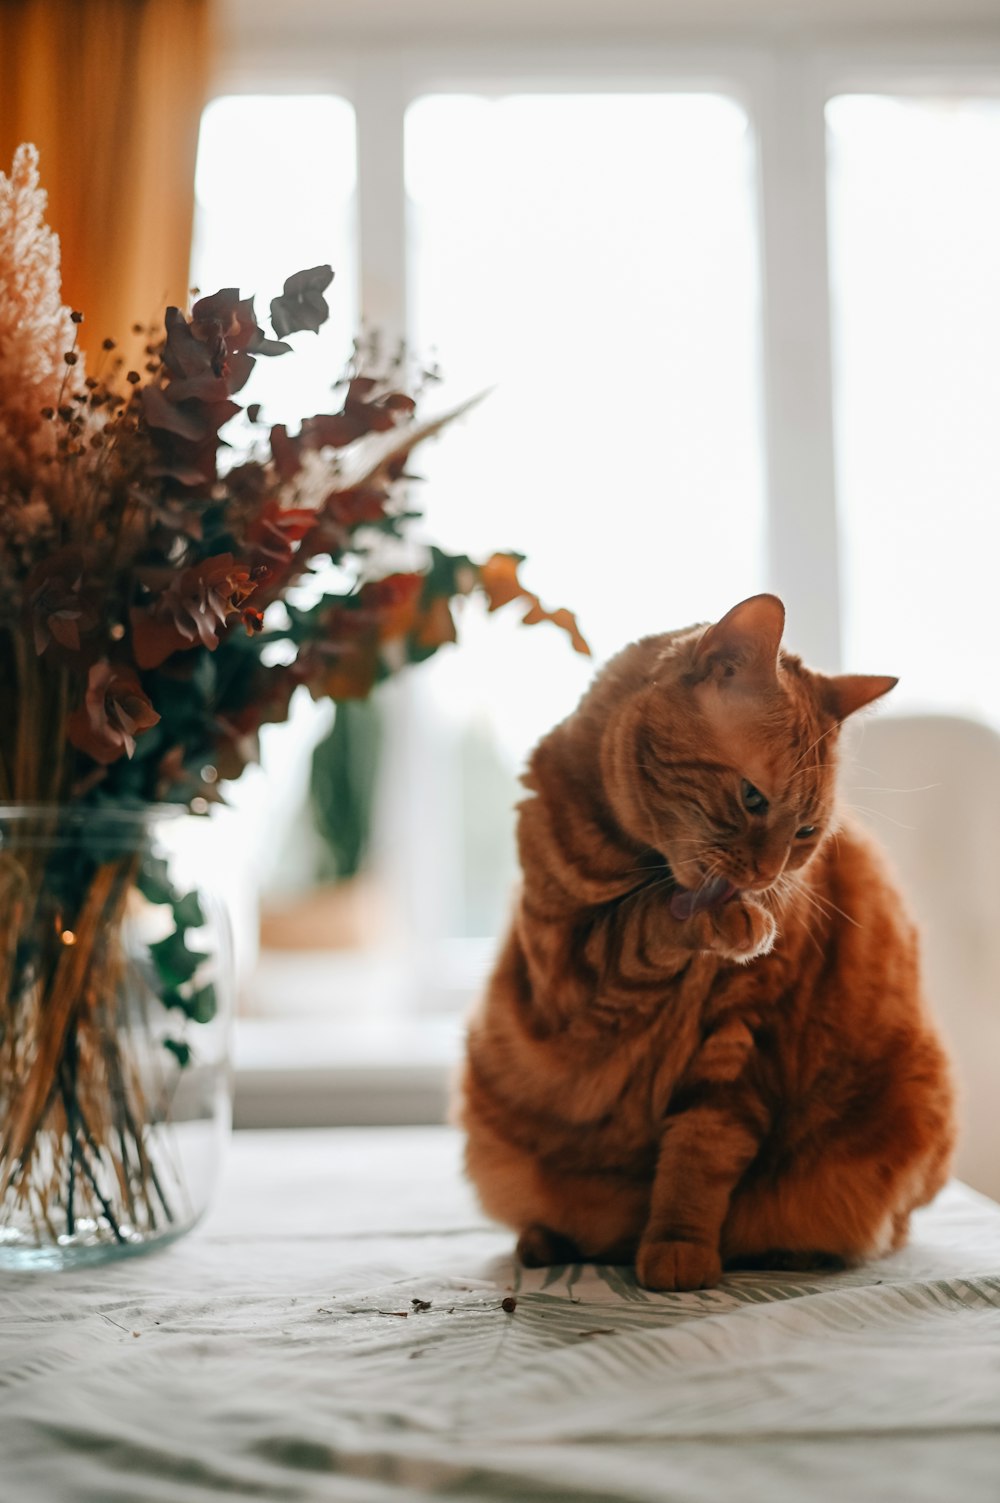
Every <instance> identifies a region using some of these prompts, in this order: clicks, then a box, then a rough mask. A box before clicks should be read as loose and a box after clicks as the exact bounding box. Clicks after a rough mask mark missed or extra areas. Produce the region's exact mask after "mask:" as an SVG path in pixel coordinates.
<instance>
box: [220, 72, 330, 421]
mask: <svg viewBox="0 0 1000 1503" xmlns="http://www.w3.org/2000/svg"><path fill="white" fill-rule="evenodd" d="M356 188H357V153H356V147H355V122H354V111H353V109H352V107H351V106H350V104H348V102H347V100H346V99H340V98H337V97H335V96H329V95H309V94H305V95H302V94H294V95H280V94H269V95H250V94H238V95H228V96H225V97H222V98H219V99H215V100H213V101H212V103H211V104H209V106H208V107H207V109H206V110H205V112H204V114H203V116H202V121H201V132H200V135H199V138H198V166H197V174H196V179H195V193H196V217H195V236H194V248H193V251H192V257H191V277H192V285H193V286H195V287H198V288H199V289H200V290H201V291H202V292H206V293H207V292H215V291H216V289H217V288H219V287H233V286H238V287H239V288H240V290H241V292H242V293H243V295H244V296H247V295H248V294H250V293H253V294H255V296H256V304H255V306H256V309H257V317H258V319H259V320H260V321H261V323H268V322H269V304H270V301H271V299H272V298H273V297H275V296H276V295H277V294H278V293H279V292H280V291H281V288H282V284H283V282H284V280H285V278H286V277H288V276H291V274H292V273H293V272H296V271H301V270H302V269H303V268H305V267H308V266H318V265H322V264H323V263H324V262H329V264H330V265H331V266H332V267H333V269H334V280H333V283H332V285H331V287H330V289H329V291H328V293H327V299H328V301H329V304H330V319H329V322H328V323H327V324H325V325H324V327H323V328H322V329H321V330H320V332H319V334H311V333H308V332H306V333H302V334H298V335H295V336H293V342H294V345H295V354H294V356H289V357H282V356H278V357H276V358H274V359H269V360H258V362H257V367H256V369H255V370H254V373H253V375H252V376H251V378H250V381H249V382H248V383H247V385H246V386H245V387H244V388H243V391H242V393H241V394H240V401H241V403H243V404H244V405H245V404H248V403H250V402H260V403H262V404H263V407H264V412H263V417H264V418H266V419H269V420H270V421H271V422H288V423H291V424H294V425H295V426H296V427H297V426H298V420H299V419H300V418H302V417H303V416H308V415H309V414H311V413H314V412H322V411H328V410H329V406H330V388H331V386H332V385H333V383H334V382H335V381H336V379H337V377H338V376H339V375H340V372H341V371H342V369H343V367H344V363H345V361H346V359H347V356H348V354H349V352H350V348H351V340H352V339H353V336H354V334H355V332H356V328H357V307H358V295H357V253H356V248H355V246H356V239H355V201H356Z"/></svg>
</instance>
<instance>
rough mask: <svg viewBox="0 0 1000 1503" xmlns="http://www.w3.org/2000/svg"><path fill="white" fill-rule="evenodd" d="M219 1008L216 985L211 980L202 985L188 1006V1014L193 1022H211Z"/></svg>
mask: <svg viewBox="0 0 1000 1503" xmlns="http://www.w3.org/2000/svg"><path fill="white" fill-rule="evenodd" d="M218 1010H219V1004H218V999H217V997H216V995H215V987H214V986H213V985H212V983H211V982H208V984H207V985H206V986H200V987H199V988H198V990H197V991H196V992H195V993H194V995H193V996H192V998H191V1000H190V1002H189V1003H188V1006H187V1015H188V1017H189V1018H190V1019H191V1021H192V1022H193V1023H211V1021H212V1019H213V1018H214V1017H215V1014H216V1013H217V1012H218Z"/></svg>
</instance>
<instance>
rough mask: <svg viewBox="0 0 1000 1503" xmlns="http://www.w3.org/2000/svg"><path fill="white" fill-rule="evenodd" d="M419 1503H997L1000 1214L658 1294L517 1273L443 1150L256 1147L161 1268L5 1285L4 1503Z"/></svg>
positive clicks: (432, 1138)
mask: <svg viewBox="0 0 1000 1503" xmlns="http://www.w3.org/2000/svg"><path fill="white" fill-rule="evenodd" d="M508 1294H513V1295H514V1296H515V1298H516V1309H515V1310H514V1311H513V1313H505V1312H504V1310H503V1309H502V1307H501V1300H502V1299H503V1297H504V1296H506V1295H508ZM428 1494H435V1495H440V1496H444V1497H447V1498H451V1499H458V1500H472V1499H476V1500H480V1499H509V1498H528V1499H538V1500H545V1503H578V1500H587V1499H604V1500H611V1499H629V1500H632V1499H635V1500H639V1499H641V1500H649V1503H673V1500H685V1503H686V1500H692V1503H694V1500H697V1503H734V1500H735V1503H741V1500H748V1503H750V1500H752V1503H765V1500H767V1503H772V1500H773V1503H785V1500H787V1503H807V1500H808V1503H817V1500H819V1503H822V1500H827V1499H829V1500H831V1503H832V1500H834V1499H836V1500H838V1503H840V1500H846V1499H850V1500H860V1503H881V1500H886V1503H888V1500H899V1503H904V1500H905V1503H923V1500H926V1503H980V1500H981V1503H997V1500H998V1499H1000V1207H997V1206H996V1205H994V1204H993V1203H992V1202H991V1201H988V1200H985V1199H983V1198H982V1197H981V1196H977V1195H975V1194H974V1193H973V1192H972V1191H969V1190H966V1189H964V1188H962V1187H960V1186H952V1187H950V1188H949V1189H948V1190H947V1191H946V1192H945V1193H944V1195H942V1196H941V1197H940V1198H939V1200H938V1201H937V1203H936V1204H935V1205H934V1206H933V1207H931V1208H930V1209H928V1210H927V1211H925V1212H922V1213H921V1214H920V1215H919V1216H918V1217H917V1218H916V1223H915V1228H914V1236H913V1240H912V1243H911V1246H910V1247H909V1248H908V1249H907V1251H906V1252H904V1253H902V1254H900V1255H898V1256H896V1257H893V1258H888V1259H886V1260H884V1261H883V1262H881V1263H878V1264H873V1265H870V1266H869V1267H867V1268H865V1269H864V1270H860V1271H856V1272H853V1273H849V1274H838V1275H832V1276H831V1275H825V1276H820V1275H816V1276H811V1277H805V1276H795V1277H792V1276H789V1275H780V1276H779V1275H766V1276H765V1275H760V1274H757V1275H752V1274H742V1275H739V1276H734V1277H732V1278H729V1279H728V1280H727V1281H726V1282H725V1284H724V1285H723V1287H721V1288H720V1289H718V1290H713V1291H711V1292H707V1293H702V1294H687V1295H653V1294H648V1293H645V1292H644V1291H642V1290H639V1289H637V1287H636V1286H635V1284H634V1282H633V1281H632V1279H631V1278H630V1277H627V1276H626V1275H625V1273H624V1271H623V1270H620V1269H603V1270H602V1269H596V1270H595V1269H582V1270H581V1269H579V1268H568V1269H559V1270H548V1271H539V1272H535V1273H531V1274H528V1273H524V1272H521V1271H520V1270H518V1269H517V1268H516V1266H515V1264H514V1263H513V1261H512V1259H511V1239H510V1237H509V1235H508V1234H507V1233H506V1232H503V1231H500V1230H497V1229H495V1228H491V1227H490V1226H488V1225H487V1224H486V1223H484V1222H483V1220H482V1218H481V1217H480V1216H479V1214H478V1213H477V1211H476V1209H475V1206H474V1203H473V1200H472V1197H471V1195H470V1193H469V1191H468V1190H467V1188H466V1187H465V1186H464V1185H463V1183H462V1180H461V1176H460V1171H459V1144H458V1140H457V1139H456V1137H455V1136H454V1135H452V1134H451V1133H450V1132H449V1131H448V1130H446V1129H443V1128H442V1129H436V1128H420V1129H408V1130H398V1129H391V1130H379V1129H371V1130H349V1131H330V1132H314V1133H297V1132H296V1133H292V1132H289V1133H245V1134H240V1135H238V1136H237V1139H236V1142H235V1145H234V1148H233V1151H232V1153H231V1155H230V1158H229V1161H228V1164H227V1168H226V1172H225V1176H224V1182H223V1184H222V1186H221V1187H220V1193H219V1195H218V1199H217V1202H216V1205H215V1208H214V1209H213V1211H212V1212H211V1214H210V1215H209V1217H208V1218H207V1219H206V1221H205V1222H204V1224H203V1225H202V1226H201V1227H200V1228H199V1229H198V1230H197V1231H195V1232H194V1233H193V1234H192V1235H191V1236H189V1237H188V1238H186V1239H184V1240H183V1241H181V1242H179V1243H177V1244H175V1245H174V1246H173V1247H171V1248H170V1249H169V1250H167V1251H165V1252H163V1253H161V1254H159V1255H156V1256H149V1257H143V1258H136V1259H132V1260H126V1261H124V1262H122V1263H119V1264H115V1265H109V1266H105V1267H103V1268H96V1269H90V1270H84V1271H80V1272H77V1273H72V1274H46V1275H39V1274H31V1275H29V1274H17V1275H6V1276H4V1277H3V1278H2V1279H0V1499H2V1500H3V1503H119V1500H121V1503H125V1500H127V1503H209V1500H217V1499H219V1498H225V1497H234V1498H246V1499H274V1500H282V1503H285V1500H289V1503H290V1500H299V1499H308V1500H313V1499H315V1500H327V1499H351V1500H354V1499H357V1500H359V1503H403V1500H407V1499H411V1498H414V1497H425V1496H427V1495H428Z"/></svg>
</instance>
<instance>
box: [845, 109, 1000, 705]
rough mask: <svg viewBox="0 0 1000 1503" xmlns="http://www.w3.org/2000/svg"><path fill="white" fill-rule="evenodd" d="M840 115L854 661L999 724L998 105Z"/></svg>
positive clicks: (917, 693) (903, 692) (924, 701)
mask: <svg viewBox="0 0 1000 1503" xmlns="http://www.w3.org/2000/svg"><path fill="white" fill-rule="evenodd" d="M827 124H828V140H829V164H830V188H829V192H830V225H831V231H830V234H831V240H830V243H831V279H832V291H833V300H834V334H835V340H834V350H835V397H836V415H837V462H838V486H839V498H840V506H841V515H842V526H843V534H844V543H845V549H844V554H845V557H844V578H845V583H846V622H847V643H846V647H847V662H848V665H849V666H850V667H851V668H856V669H858V670H866V671H871V672H878V673H898V674H899V675H900V677H901V683H900V686H899V689H898V690H896V692H895V694H894V695H893V700H894V703H895V704H896V705H897V706H901V705H902V704H903V703H904V702H909V703H910V704H911V705H914V706H924V707H928V708H942V709H956V710H960V711H965V712H971V713H978V714H980V715H986V716H988V717H991V718H992V719H994V720H996V721H1000V674H998V673H997V672H996V667H995V664H996V648H995V645H994V644H995V640H996V624H995V601H996V596H997V584H996V557H997V550H998V545H1000V423H998V422H997V413H998V412H1000V282H998V278H997V268H998V266H1000V195H998V193H997V184H998V182H1000V102H998V101H996V100H988V99H956V98H949V99H944V98H937V99H929V98H890V97H885V96H870V95H853V96H843V97H841V98H838V99H835V100H833V101H831V103H830V105H829V106H828V110H827Z"/></svg>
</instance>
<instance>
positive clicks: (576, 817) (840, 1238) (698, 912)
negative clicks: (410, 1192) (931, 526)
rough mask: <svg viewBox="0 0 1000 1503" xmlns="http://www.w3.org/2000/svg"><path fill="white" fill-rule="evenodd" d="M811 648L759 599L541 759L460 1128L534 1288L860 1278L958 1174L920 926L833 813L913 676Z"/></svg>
mask: <svg viewBox="0 0 1000 1503" xmlns="http://www.w3.org/2000/svg"><path fill="white" fill-rule="evenodd" d="M783 626H784V609H783V607H782V605H781V602H780V601H779V600H777V599H776V598H775V597H774V596H773V595H756V596H754V597H753V598H752V599H750V600H745V601H743V603H742V604H740V605H737V606H736V607H735V608H734V609H733V610H731V611H730V612H729V614H728V615H727V616H725V617H724V618H723V620H721V621H720V622H718V623H717V624H716V625H714V626H709V627H707V628H705V627H695V628H691V629H689V630H686V631H679V632H671V633H667V634H666V635H664V636H658V637H647V638H646V639H644V640H643V641H641V642H637V643H635V644H634V645H633V646H631V647H627V648H626V649H625V650H624V652H622V653H620V654H619V655H618V656H617V657H616V658H615V659H614V660H613V661H612V662H611V663H610V664H609V665H608V666H607V668H606V669H605V670H604V671H603V673H601V674H600V675H599V676H598V678H597V679H596V681H595V683H594V684H593V686H592V688H591V689H590V690H589V692H588V693H587V694H586V695H585V697H584V699H583V700H582V702H581V704H580V705H579V707H578V709H577V710H576V711H575V713H574V714H572V715H570V716H569V717H568V719H566V720H565V721H563V722H562V724H561V725H558V726H556V728H555V729H554V730H553V731H551V732H550V733H549V735H547V736H546V737H545V738H544V739H543V740H542V741H541V743H540V744H539V746H538V747H537V748H536V750H535V752H534V753H533V755H532V758H531V761H530V763H529V769H528V772H527V774H526V777H525V784H526V786H527V787H528V788H529V789H530V790H531V796H530V797H529V798H527V799H526V800H525V801H524V803H522V805H521V806H520V825H519V845H520V856H521V865H522V868H523V873H524V880H523V888H522V891H521V893H520V897H519V901H518V906H517V910H516V913H515V916H514V919H513V923H512V925H511V929H510V932H509V934H508V935H507V938H506V941H505V943H504V945H503V949H502V951H501V954H500V957H499V959H498V962H497V966H496V969H495V972H494V974H493V977H492V980H491V982H490V984H489V987H488V990H487V993H486V996H485V998H484V1000H483V1002H482V1004H481V1006H480V1007H479V1009H478V1011H477V1013H476V1014H475V1016H474V1018H473V1020H472V1022H471V1025H470V1029H469V1040H468V1053H467V1059H466V1064H465V1070H464V1075H463V1079H462V1088H461V1099H460V1105H459V1115H460V1119H461V1121H462V1123H463V1125H464V1127H465V1130H466V1133H467V1157H466V1162H467V1167H468V1171H469V1174H470V1176H471V1178H472V1179H473V1181H474V1182H475V1184H476V1187H477V1189H478V1191H479V1195H480V1198H481V1200H482V1203H483V1206H484V1207H485V1209H486V1210H487V1212H489V1213H490V1214H491V1215H492V1216H495V1217H496V1218H498V1219H499V1220H501V1221H504V1222H506V1223H508V1224H509V1225H510V1226H512V1227H514V1228H515V1229H516V1230H517V1232H518V1233H519V1239H518V1252H519V1254H520V1256H521V1258H522V1260H523V1261H524V1262H525V1263H526V1264H528V1265H538V1264H543V1263H551V1262H564V1261H569V1260H575V1259H578V1258H586V1259H601V1260H604V1261H616V1262H623V1261H628V1262H631V1261H633V1260H634V1262H635V1265H636V1272H637V1275H638V1278H639V1280H640V1282H641V1283H643V1284H644V1285H646V1286H647V1287H648V1288H651V1289H696V1288H701V1287H708V1286H710V1285H713V1284H715V1283H716V1282H717V1281H718V1279H719V1278H720V1276H721V1273H722V1269H723V1267H724V1266H739V1265H741V1264H742V1265H744V1266H753V1265H758V1266H760V1265H763V1266H768V1265H772V1266H785V1267H788V1266H792V1267H806V1266H811V1265H815V1264H824V1263H826V1264H834V1265H835V1264H837V1263H841V1262H852V1261H856V1260H858V1259H861V1258H866V1257H875V1256H879V1255H881V1254H883V1253H886V1252H888V1251H890V1250H892V1249H894V1248H897V1247H899V1246H900V1245H901V1244H902V1243H903V1241H904V1240H905V1238H906V1234H907V1227H908V1221H909V1215H910V1212H911V1210H912V1209H913V1208H914V1207H915V1206H919V1205H922V1204H923V1203H924V1202H926V1201H927V1200H929V1199H930V1198H931V1197H932V1196H933V1195H934V1194H935V1192H936V1191H937V1190H938V1189H939V1188H940V1186H941V1185H942V1183H943V1182H944V1179H945V1177H946V1174H947V1169H948V1163H949V1159H950V1155H951V1150H952V1146H953V1139H954V1125H953V1093H952V1084H951V1076H950V1071H949V1067H948V1062H947V1059H946V1056H945V1054H944V1051H943V1049H942V1046H941V1043H940V1041H939V1039H938V1036H937V1034H936V1032H935V1029H934V1025H933V1023H932V1021H931V1018H930V1016H929V1014H928V1010H927V1006H926V1003H925V1001H924V996H923V991H922V988H921V979H920V970H919V961H918V953H917V939H916V935H915V932H914V927H913V924H912V922H911V920H910V918H909V916H908V914H907V911H906V908H905V905H904V903H903V902H902V900H901V898H900V896H899V893H898V892H897V890H896V888H895V887H894V886H893V883H892V880H891V878H890V876H889V874H888V873H887V871H886V868H885V866H884V864H883V860H882V858H881V856H880V854H879V851H878V849H877V847H876V846H875V845H874V843H873V842H872V840H871V839H870V838H869V837H868V836H867V835H865V834H864V833H862V831H861V830H859V829H858V828H856V827H855V826H854V825H852V824H850V823H849V822H846V821H842V820H841V819H840V818H839V816H838V812H837V807H836V799H835V791H834V782H835V775H836V765H837V759H836V743H837V740H838V732H839V729H840V725H841V722H842V721H843V720H844V719H845V718H846V717H847V716H848V715H850V714H852V713H853V712H854V711H855V710H858V709H860V708H861V707H862V706H863V705H866V704H869V703H870V702H871V701H872V700H874V699H877V698H879V696H881V695H883V694H885V693H887V692H888V690H890V689H891V688H892V687H893V685H894V684H895V682H896V680H895V679H892V678H876V677H867V676H856V675H847V676H841V677H836V678H830V677H824V676H823V675H822V674H819V673H814V672H811V671H810V670H809V669H808V668H805V667H803V665H802V663H801V661H800V660H799V659H798V658H797V657H793V656H791V655H790V654H789V653H786V652H784V651H781V650H780V641H781V633H782V629H783Z"/></svg>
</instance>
